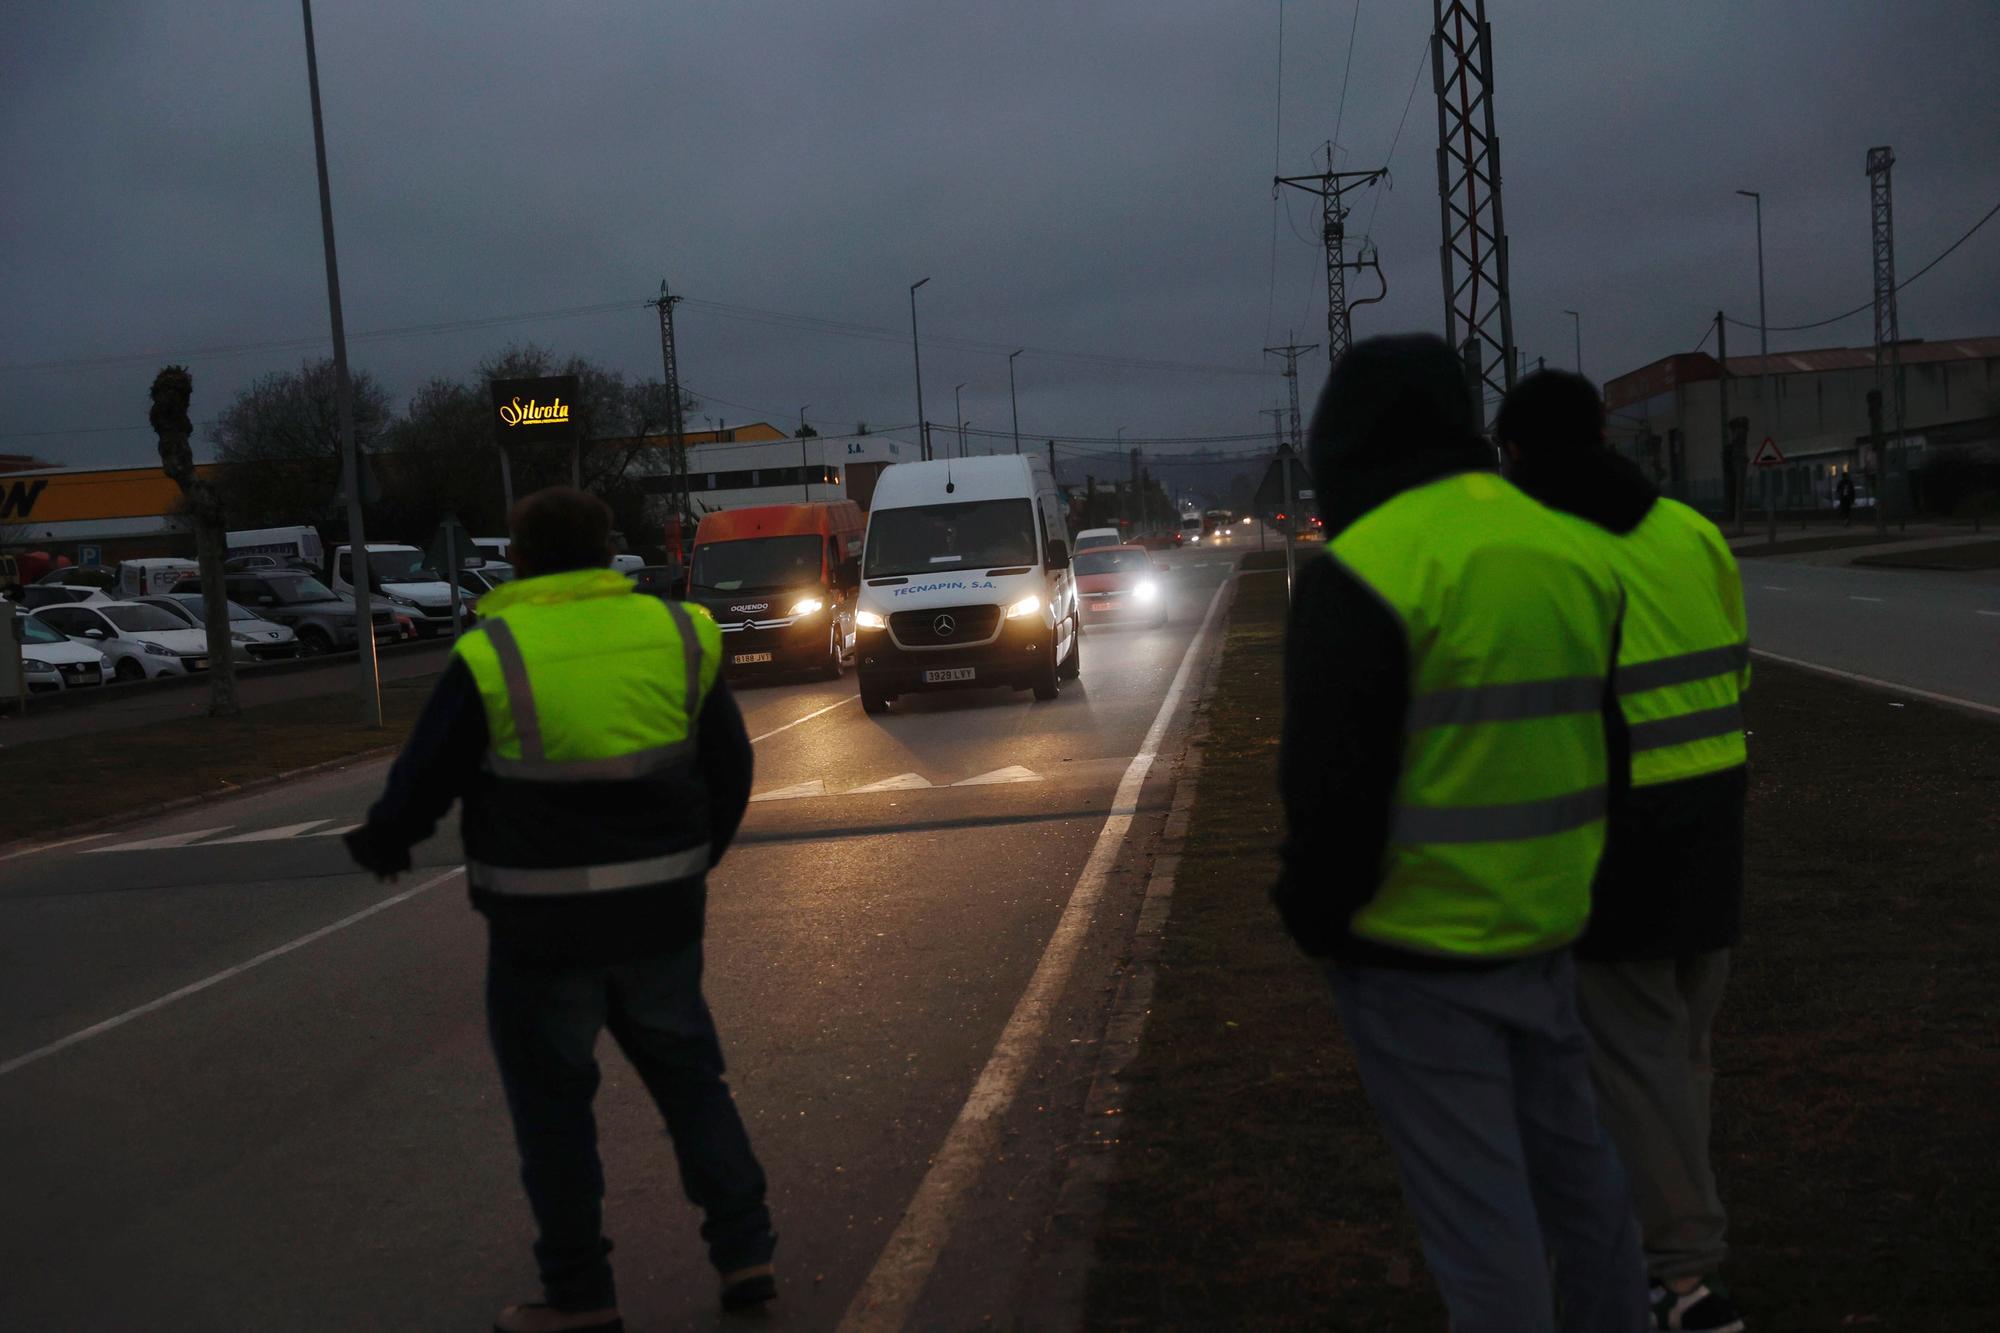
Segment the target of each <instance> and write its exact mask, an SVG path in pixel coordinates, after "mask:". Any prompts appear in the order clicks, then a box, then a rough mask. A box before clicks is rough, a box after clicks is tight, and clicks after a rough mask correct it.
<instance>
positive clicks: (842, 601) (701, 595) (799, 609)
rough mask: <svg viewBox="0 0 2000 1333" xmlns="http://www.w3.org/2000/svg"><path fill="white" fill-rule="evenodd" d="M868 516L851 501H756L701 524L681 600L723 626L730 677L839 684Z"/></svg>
mask: <svg viewBox="0 0 2000 1333" xmlns="http://www.w3.org/2000/svg"><path fill="white" fill-rule="evenodd" d="M866 530H867V519H866V517H865V516H864V515H863V514H862V512H861V506H859V505H857V504H855V503H854V501H852V500H829V501H815V502H813V503H810V504H789V505H755V506H752V507H750V508H747V509H725V510H722V511H721V512H719V513H714V514H710V515H708V516H707V517H706V518H704V519H702V521H701V526H700V527H699V528H697V529H696V530H695V535H694V552H693V555H692V556H691V557H690V560H689V567H688V600H689V601H693V602H699V603H700V604H701V605H702V606H704V607H706V608H708V611H709V614H711V615H713V616H714V617H715V623H716V624H718V625H720V626H721V627H722V664H723V667H724V669H725V670H727V671H728V672H729V673H730V674H732V675H734V674H739V673H745V672H752V671H814V672H817V673H818V674H820V675H822V676H824V677H825V678H826V679H828V680H835V679H838V678H839V676H840V672H841V668H842V666H843V664H845V663H846V662H847V661H848V660H849V659H850V658H851V657H852V656H853V653H854V595H855V591H856V589H858V588H859V587H860V584H861V539H862V534H863V533H864V532H865V531H866Z"/></svg>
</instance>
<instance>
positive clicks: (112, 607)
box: [29, 601, 208, 681]
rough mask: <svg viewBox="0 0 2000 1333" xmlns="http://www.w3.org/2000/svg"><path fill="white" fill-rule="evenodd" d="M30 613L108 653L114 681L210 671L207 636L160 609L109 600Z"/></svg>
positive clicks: (106, 654) (42, 609)
mask: <svg viewBox="0 0 2000 1333" xmlns="http://www.w3.org/2000/svg"><path fill="white" fill-rule="evenodd" d="M29 614H30V615H31V616H33V617H34V618H35V619H38V620H40V621H41V622H42V623H43V624H45V625H47V626H48V627H49V628H51V629H53V630H55V631H57V632H58V633H60V634H63V635H65V636H67V637H69V638H71V639H73V640H75V641H77V642H79V643H84V644H88V645H90V646H91V647H93V648H96V649H97V650H98V651H99V652H101V653H103V654H104V660H105V661H107V662H109V663H110V664H111V674H112V678H113V679H115V680H122V681H135V680H155V679H157V678H159V677H161V676H180V675H185V674H187V673H188V672H190V671H205V670H207V669H208V636H207V635H205V634H203V633H202V632H201V631H200V630H196V629H189V628H188V627H187V625H186V623H185V622H183V621H182V620H181V619H180V617H178V616H175V615H173V614H172V613H170V612H167V611H162V610H161V609H160V608H159V607H157V606H145V605H142V604H140V603H138V602H109V601H107V602H92V603H88V604H85V603H77V604H75V605H71V606H45V607H42V608H41V609H40V610H38V611H33V612H30V613H29Z"/></svg>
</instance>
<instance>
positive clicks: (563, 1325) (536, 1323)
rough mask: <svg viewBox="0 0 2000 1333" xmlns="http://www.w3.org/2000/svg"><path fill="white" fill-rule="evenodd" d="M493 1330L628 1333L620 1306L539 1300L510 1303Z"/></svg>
mask: <svg viewBox="0 0 2000 1333" xmlns="http://www.w3.org/2000/svg"><path fill="white" fill-rule="evenodd" d="M493 1333H625V1321H624V1320H623V1319H620V1318H619V1317H618V1307H617V1306H615V1305H614V1306H612V1307H610V1308H609V1309H605V1310H558V1309H556V1307H555V1306H553V1305H544V1304H543V1303H541V1302H540V1301H535V1302H532V1303H530V1304H524V1305H510V1306H508V1307H507V1308H506V1309H504V1310H502V1311H501V1312H500V1315H499V1317H498V1318H497V1319H495V1320H494V1321H493Z"/></svg>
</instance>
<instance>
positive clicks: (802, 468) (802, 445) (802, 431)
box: [799, 403, 825, 504]
mask: <svg viewBox="0 0 2000 1333" xmlns="http://www.w3.org/2000/svg"><path fill="white" fill-rule="evenodd" d="M811 406H812V404H811V403H807V404H805V406H804V407H801V408H799V489H800V492H801V493H802V494H803V495H804V496H805V498H806V502H807V503H808V504H810V503H811V502H812V498H813V492H812V482H811V480H809V479H808V477H807V475H806V468H807V466H808V465H807V463H806V439H807V438H808V437H807V435H806V408H807V407H811ZM820 457H822V458H824V457H825V455H824V454H822V455H820Z"/></svg>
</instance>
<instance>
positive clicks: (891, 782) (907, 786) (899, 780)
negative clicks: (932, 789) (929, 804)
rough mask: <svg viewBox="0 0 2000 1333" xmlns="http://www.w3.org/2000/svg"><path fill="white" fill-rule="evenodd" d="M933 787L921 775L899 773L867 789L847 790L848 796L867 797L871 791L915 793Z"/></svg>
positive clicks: (872, 784)
mask: <svg viewBox="0 0 2000 1333" xmlns="http://www.w3.org/2000/svg"><path fill="white" fill-rule="evenodd" d="M932 785H933V784H932V782H931V780H930V779H929V778H927V777H925V776H924V775H923V774H921V773H898V774H897V775H896V776H895V777H893V778H883V779H882V780H881V781H880V782H871V783H869V784H868V785H867V786H865V787H850V788H848V789H847V794H848V795H849V796H865V795H867V794H868V793H869V792H871V791H914V790H915V789H916V788H918V787H929V786H932Z"/></svg>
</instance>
